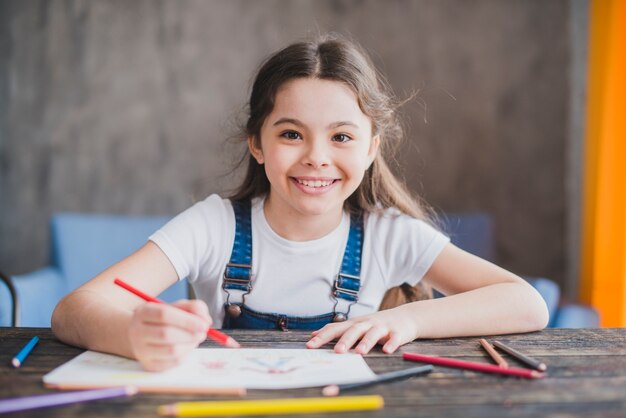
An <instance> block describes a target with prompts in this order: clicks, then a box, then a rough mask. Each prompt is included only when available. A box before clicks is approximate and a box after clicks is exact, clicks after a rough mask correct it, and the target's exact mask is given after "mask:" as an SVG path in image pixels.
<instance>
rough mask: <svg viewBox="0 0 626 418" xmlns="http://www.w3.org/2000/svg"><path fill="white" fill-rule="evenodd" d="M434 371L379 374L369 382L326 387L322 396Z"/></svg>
mask: <svg viewBox="0 0 626 418" xmlns="http://www.w3.org/2000/svg"><path fill="white" fill-rule="evenodd" d="M432 371H433V366H431V365H427V366H419V367H411V368H409V369H404V370H396V371H395V372H388V373H382V374H379V375H377V376H376V377H375V378H374V379H372V380H368V381H367V382H360V383H346V384H343V385H330V386H326V387H325V388H324V389H323V390H322V394H323V395H324V396H337V395H339V393H341V392H344V391H346V390H352V389H361V388H364V387H367V386H373V385H377V384H379V383H386V382H394V381H396V380H401V379H407V378H409V377H413V376H417V375H420V374H426V373H430V372H432Z"/></svg>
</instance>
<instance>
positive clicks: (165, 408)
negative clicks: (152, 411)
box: [157, 405, 176, 416]
mask: <svg viewBox="0 0 626 418" xmlns="http://www.w3.org/2000/svg"><path fill="white" fill-rule="evenodd" d="M157 413H158V414H159V415H162V416H163V415H164V416H172V415H176V407H175V406H174V405H161V406H159V408H158V409H157Z"/></svg>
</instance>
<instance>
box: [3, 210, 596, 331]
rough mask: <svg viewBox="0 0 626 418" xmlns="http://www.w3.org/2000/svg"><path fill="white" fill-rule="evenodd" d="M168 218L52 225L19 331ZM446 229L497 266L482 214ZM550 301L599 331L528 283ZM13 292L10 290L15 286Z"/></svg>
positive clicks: (559, 321) (7, 318) (174, 294)
mask: <svg viewBox="0 0 626 418" xmlns="http://www.w3.org/2000/svg"><path fill="white" fill-rule="evenodd" d="M167 220H168V218H166V217H135V216H119V215H97V214H73V213H61V214H57V215H54V216H53V217H52V220H51V251H52V254H51V262H50V265H49V266H47V267H44V268H42V269H41V270H38V271H35V272H32V273H28V274H23V275H19V276H13V277H11V278H10V282H11V283H12V287H13V288H14V292H15V293H16V295H17V299H18V300H19V303H20V305H21V306H19V309H18V311H19V312H18V321H17V323H18V325H19V326H25V327H49V326H50V318H51V315H52V311H53V310H54V307H55V306H56V304H57V303H58V301H59V300H60V299H61V298H62V297H63V296H64V295H66V294H67V293H69V292H70V291H72V290H74V289H76V288H77V287H78V286H80V285H81V284H82V283H84V282H85V281H86V280H88V279H90V278H91V277H94V276H95V275H96V274H98V273H99V272H100V271H102V270H104V269H105V268H107V267H108V266H110V265H111V264H113V263H115V262H117V261H119V260H121V259H122V258H124V257H126V256H128V255H130V254H131V253H132V252H134V251H135V250H136V249H138V248H139V247H141V246H142V245H143V244H144V243H145V242H146V240H147V238H148V236H149V235H150V234H151V233H152V232H154V231H155V230H157V229H158V228H159V227H160V226H161V225H163V224H164V223H165V222H167ZM441 226H442V229H444V231H445V232H446V233H448V234H449V235H450V237H451V239H452V242H453V243H454V244H455V245H457V246H459V247H460V248H463V249H465V250H466V251H469V252H471V253H473V254H476V255H478V256H480V257H482V258H485V259H487V260H490V261H493V259H494V253H495V251H494V240H493V231H494V226H493V221H492V219H491V218H490V217H489V216H487V215H485V214H482V213H476V214H471V213H463V214H448V215H445V216H443V217H442V218H441ZM526 279H527V280H528V281H529V282H530V283H531V284H532V285H533V286H534V287H535V288H536V289H537V290H538V291H539V293H541V295H542V296H543V298H544V299H545V300H546V303H547V305H548V309H549V311H550V324H549V327H559V328H561V327H565V328H580V327H597V326H598V325H599V319H598V313H597V312H596V311H595V310H594V309H591V308H589V307H586V306H582V305H574V304H568V305H563V306H561V305H560V289H559V287H558V286H557V284H556V283H555V282H554V281H552V280H549V279H546V278H530V277H528V278H526ZM9 286H10V285H9ZM9 286H7V285H6V284H5V283H4V282H2V281H0V326H9V325H11V324H12V317H13V315H12V314H13V310H14V304H13V297H12V295H11V289H10V287H9ZM188 296H189V292H188V286H187V283H186V281H181V282H179V283H177V284H175V285H174V286H172V287H170V288H169V289H167V290H166V291H165V292H163V294H161V295H160V297H161V298H162V299H164V300H166V301H168V302H172V301H175V300H178V299H182V298H187V297H188Z"/></svg>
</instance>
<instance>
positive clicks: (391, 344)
mask: <svg viewBox="0 0 626 418" xmlns="http://www.w3.org/2000/svg"><path fill="white" fill-rule="evenodd" d="M401 344H402V340H401V339H400V335H399V334H398V333H397V332H395V331H392V332H391V333H390V334H389V339H388V340H387V342H386V343H385V345H383V351H384V352H385V353H387V354H391V353H393V352H394V351H396V350H397V349H398V347H400V345H401Z"/></svg>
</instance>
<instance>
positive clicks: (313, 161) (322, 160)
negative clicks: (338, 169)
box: [302, 141, 330, 168]
mask: <svg viewBox="0 0 626 418" xmlns="http://www.w3.org/2000/svg"><path fill="white" fill-rule="evenodd" d="M302 162H303V163H304V164H306V165H307V166H309V167H313V168H320V167H326V166H328V165H329V164H330V157H329V153H328V150H327V147H326V146H325V144H323V141H312V142H311V143H309V146H308V147H307V149H306V152H305V154H304V158H303V160H302Z"/></svg>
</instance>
